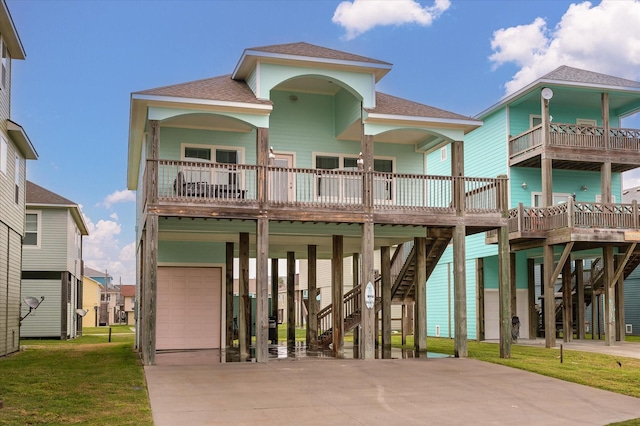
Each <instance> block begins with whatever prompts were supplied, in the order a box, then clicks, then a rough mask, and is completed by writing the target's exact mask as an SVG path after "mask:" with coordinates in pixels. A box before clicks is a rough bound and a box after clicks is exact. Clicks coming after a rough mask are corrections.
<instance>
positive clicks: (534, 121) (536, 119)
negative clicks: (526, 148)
mask: <svg viewBox="0 0 640 426" xmlns="http://www.w3.org/2000/svg"><path fill="white" fill-rule="evenodd" d="M540 124H542V116H541V115H534V114H531V115H530V116H529V127H530V128H534V127H536V126H538V125H540Z"/></svg>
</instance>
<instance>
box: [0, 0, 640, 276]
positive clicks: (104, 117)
mask: <svg viewBox="0 0 640 426" xmlns="http://www.w3.org/2000/svg"><path fill="white" fill-rule="evenodd" d="M7 4H8V6H9V10H10V12H11V15H12V17H13V20H14V23H15V25H16V28H17V30H18V33H19V34H20V38H21V40H22V43H23V45H24V48H25V50H26V52H27V59H26V60H25V61H13V73H12V79H13V80H12V84H13V86H12V90H13V91H12V111H11V114H12V118H13V119H14V120H15V121H17V122H18V123H20V124H21V125H22V126H23V127H24V128H25V130H26V132H27V134H28V135H29V137H30V138H31V141H32V142H33V143H34V145H35V147H36V149H37V151H38V154H39V155H40V158H39V160H37V161H32V162H29V163H28V165H27V170H28V172H27V177H28V179H29V180H31V181H33V182H35V183H37V184H39V185H41V186H43V187H45V188H47V189H49V190H51V191H53V192H56V193H58V194H60V195H62V196H64V197H66V198H69V199H70V200H72V201H74V202H76V203H78V204H80V205H81V206H82V210H83V212H84V214H85V217H86V221H87V223H88V225H89V228H90V231H91V235H90V236H89V237H86V238H85V246H84V247H85V251H84V259H85V262H86V264H87V266H90V267H92V268H95V269H99V270H104V269H107V270H108V271H109V273H110V274H111V275H113V276H114V278H115V279H116V281H118V280H119V279H120V278H121V279H122V282H123V283H125V284H131V283H134V282H135V252H134V239H135V237H134V226H135V225H134V222H135V221H134V218H135V202H134V196H133V194H132V193H131V192H129V191H127V190H126V180H125V179H126V168H127V138H128V121H129V100H130V94H131V92H135V91H139V90H144V89H150V88H154V87H159V86H164V85H171V84H177V83H182V82H187V81H192V80H197V79H202V78H208V77H214V76H218V75H223V74H229V73H231V72H232V71H233V68H234V66H235V65H236V63H237V61H238V59H239V58H240V55H241V54H242V51H243V49H245V48H249V47H256V46H264V45H271V44H281V43H291V42H298V41H305V42H308V43H312V44H317V45H320V46H324V47H329V48H333V49H338V50H343V51H347V52H350V53H355V54H359V55H363V56H369V57H372V58H375V59H379V60H383V61H387V62H391V63H392V64H393V69H392V71H391V72H390V73H389V74H388V75H387V76H386V77H385V78H384V79H383V80H382V81H381V82H380V83H379V84H378V90H379V91H383V92H386V93H389V94H392V95H395V96H400V97H403V98H407V99H410V100H413V101H416V102H420V103H423V104H427V105H432V106H435V107H439V108H443V109H447V110H450V111H453V112H457V113H460V114H464V115H469V116H474V115H475V114H478V113H479V112H481V111H482V110H484V109H485V108H487V107H489V106H490V105H492V104H494V103H495V102H497V101H498V100H499V99H500V98H501V97H502V96H504V95H505V94H506V93H507V92H508V91H513V90H517V88H519V87H521V86H522V85H524V84H527V83H529V82H531V81H532V80H534V79H535V78H537V77H539V76H541V75H543V74H545V73H547V72H549V71H551V70H552V69H555V68H556V67H557V66H559V65H563V64H564V65H570V66H575V67H578V68H583V69H588V70H592V71H597V72H603V73H607V74H611V75H616V76H619V77H624V78H629V79H633V80H636V81H640V25H638V22H640V0H606V1H603V2H591V3H589V2H570V1H562V0H545V1H513V0H503V1H482V0H451V1H449V0H436V1H433V0H431V1H421V2H417V1H412V0H390V1H383V0H371V1H370V0H355V1H353V0H352V1H343V2H341V1H328V0H325V1H296V0H289V1H264V0H261V1H247V0H245V1H242V0H239V1H238V0H235V1H205V0H200V1H188V0H186V1H168V0H167V1H152V0H139V1H135V0H134V1H124V0H123V1H117V0H113V1H83V0H67V1H58V0H7ZM623 124H624V125H625V126H628V127H636V128H639V127H640V120H639V119H638V118H637V117H636V118H634V119H630V120H628V121H626V122H624V123H623ZM638 177H640V174H638V175H636V174H634V173H632V174H630V175H629V176H626V177H625V180H626V184H625V186H631V185H640V179H638Z"/></svg>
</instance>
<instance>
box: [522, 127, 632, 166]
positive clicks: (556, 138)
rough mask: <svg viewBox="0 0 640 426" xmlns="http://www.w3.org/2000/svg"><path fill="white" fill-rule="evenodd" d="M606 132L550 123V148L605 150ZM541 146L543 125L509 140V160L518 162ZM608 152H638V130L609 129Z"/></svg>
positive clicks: (600, 129)
mask: <svg viewBox="0 0 640 426" xmlns="http://www.w3.org/2000/svg"><path fill="white" fill-rule="evenodd" d="M604 135H605V129H604V127H600V126H587V125H581V124H564V123H551V124H550V125H549V140H548V142H547V144H548V145H549V146H561V147H570V148H583V149H600V150H605V149H607V147H606V146H605V144H606V140H605V137H604ZM541 146H542V125H541V124H539V125H538V126H536V127H533V128H531V129H529V130H527V131H526V132H523V133H521V134H519V135H517V136H514V137H513V138H511V139H510V140H509V156H510V158H512V159H513V158H517V157H520V156H523V155H525V154H527V153H529V152H531V151H533V150H535V149H537V148H539V147H541ZM609 149H612V150H620V151H633V152H637V151H638V150H639V149H640V130H639V129H621V128H610V129H609Z"/></svg>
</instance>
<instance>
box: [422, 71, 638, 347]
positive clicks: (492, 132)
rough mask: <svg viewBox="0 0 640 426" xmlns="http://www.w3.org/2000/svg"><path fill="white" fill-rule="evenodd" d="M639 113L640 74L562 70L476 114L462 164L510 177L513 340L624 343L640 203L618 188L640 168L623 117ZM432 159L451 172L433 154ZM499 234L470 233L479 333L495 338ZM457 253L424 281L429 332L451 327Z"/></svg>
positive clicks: (634, 134)
mask: <svg viewBox="0 0 640 426" xmlns="http://www.w3.org/2000/svg"><path fill="white" fill-rule="evenodd" d="M639 111H640V82H637V81H631V80H627V79H623V78H618V77H615V76H610V75H604V74H599V73H595V72H591V71H587V70H582V69H577V68H572V67H568V66H561V67H559V68H557V69H555V70H553V71H551V72H550V73H548V74H546V75H544V76H542V77H540V78H539V79H537V80H535V81H533V82H531V83H530V84H528V85H527V86H525V87H523V88H521V89H520V90H518V91H516V92H514V93H512V94H510V95H508V96H506V97H505V98H503V99H502V100H500V101H499V102H498V103H496V104H495V105H493V106H491V107H490V108H488V109H487V110H485V111H483V112H482V113H480V114H479V115H477V116H476V119H477V120H482V121H483V126H482V127H481V128H477V129H474V130H473V131H472V132H471V133H469V134H467V135H466V138H465V148H466V149H465V158H466V161H465V169H466V171H467V172H468V173H469V174H472V175H480V176H483V175H489V176H491V175H498V174H506V175H508V176H509V185H508V188H509V191H508V192H509V206H510V209H509V212H508V229H509V248H510V264H511V267H510V274H511V278H510V285H511V292H510V295H511V301H510V303H509V305H510V312H511V315H512V316H516V317H518V321H519V323H520V337H522V338H535V337H542V336H544V338H545V341H546V346H547V347H553V346H555V345H556V337H558V336H562V338H563V339H564V340H565V341H570V340H572V339H573V338H574V337H575V338H579V339H584V338H585V336H586V334H588V333H592V335H595V336H596V337H597V336H598V335H600V336H602V335H603V334H604V336H605V342H606V344H607V345H612V344H614V343H615V341H616V340H624V336H625V320H624V312H625V309H624V289H623V286H624V279H625V278H626V277H627V276H629V274H630V273H631V272H632V271H633V270H634V269H635V268H636V266H637V265H638V263H640V250H639V249H640V247H638V246H637V242H639V241H640V234H639V232H638V228H639V222H638V221H639V215H638V205H637V201H631V202H627V203H625V202H623V199H622V196H621V195H622V194H621V192H622V189H621V183H622V182H621V173H623V172H625V171H628V170H631V169H634V168H636V167H639V166H640V130H639V129H633V128H626V127H625V126H624V119H625V117H629V116H632V115H634V114H636V113H638V112H639ZM428 167H429V169H430V170H437V171H438V173H443V174H445V173H447V172H448V170H449V165H448V164H446V163H443V162H441V161H440V156H439V155H437V153H434V154H431V155H430V156H429V160H428ZM497 242H498V234H497V232H495V231H490V232H488V233H487V234H486V235H481V234H478V235H474V236H470V237H469V238H468V239H467V250H466V257H467V261H466V262H467V283H468V285H467V290H468V292H469V300H473V301H476V300H477V306H475V305H476V303H474V307H476V314H475V315H474V314H471V313H470V315H469V322H470V330H471V331H470V333H469V336H470V337H473V336H475V337H477V338H478V339H497V338H498V337H499V335H500V322H499V319H498V314H497V307H498V305H499V301H500V298H499V291H498V287H499V285H498V276H499V271H500V269H499V249H498V246H497V245H496V244H495V243H497ZM487 243H488V245H487ZM453 256H454V252H453V251H452V250H451V251H450V252H449V253H446V254H445V255H444V256H443V257H442V258H441V260H440V263H439V265H438V267H437V268H436V272H435V273H434V274H433V275H432V277H431V281H430V282H429V285H428V289H429V290H428V293H429V295H428V297H427V300H428V301H429V310H428V312H429V320H428V323H429V324H430V327H431V328H430V330H429V334H432V335H435V334H437V332H438V330H436V327H440V333H441V334H444V335H447V334H448V333H450V331H449V330H448V324H449V323H450V321H451V318H452V317H453V313H451V312H450V310H449V311H448V309H447V286H448V284H447V282H448V279H449V278H448V277H449V276H450V275H451V273H450V272H449V271H450V269H451V267H450V265H451V264H453V263H454V262H455V261H454V260H453V259H452V258H453ZM472 283H475V284H472ZM633 283H637V281H633ZM471 323H475V324H471Z"/></svg>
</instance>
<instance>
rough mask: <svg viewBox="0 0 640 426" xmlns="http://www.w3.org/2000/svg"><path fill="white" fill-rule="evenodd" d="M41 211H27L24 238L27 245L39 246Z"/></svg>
mask: <svg viewBox="0 0 640 426" xmlns="http://www.w3.org/2000/svg"><path fill="white" fill-rule="evenodd" d="M39 235H40V213H27V214H26V217H25V223H24V240H23V242H22V244H23V245H25V246H31V247H39V246H40V241H39V238H38V236H39Z"/></svg>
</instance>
